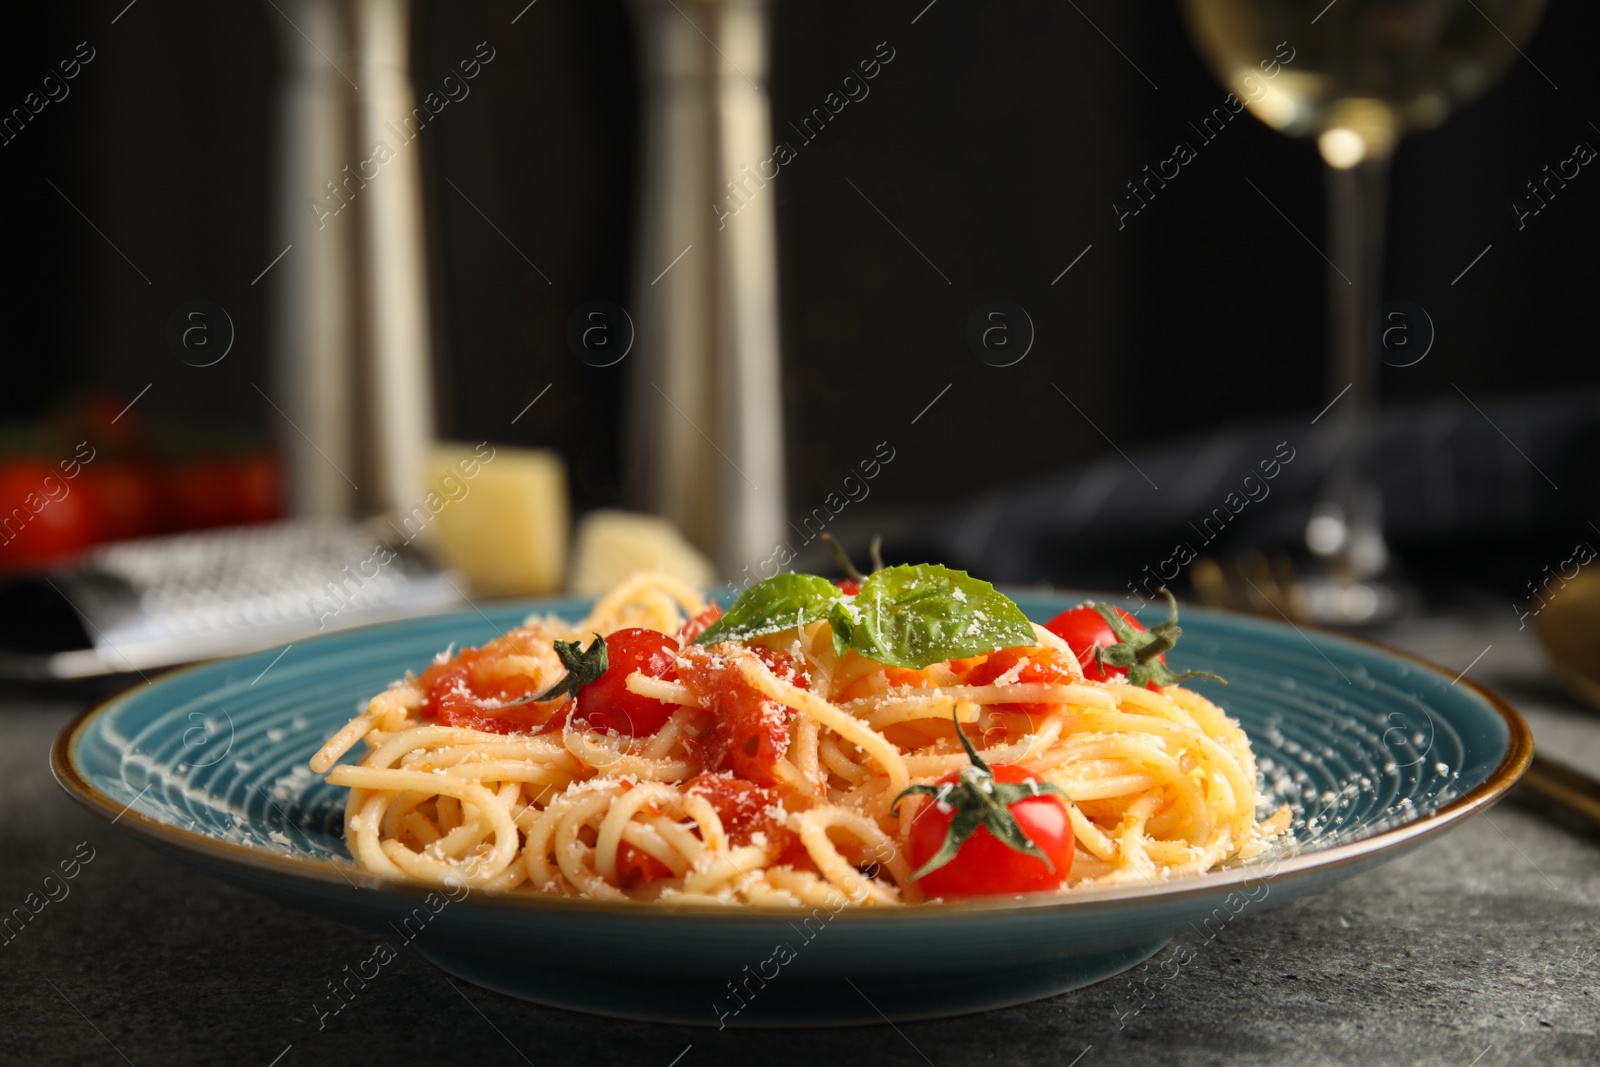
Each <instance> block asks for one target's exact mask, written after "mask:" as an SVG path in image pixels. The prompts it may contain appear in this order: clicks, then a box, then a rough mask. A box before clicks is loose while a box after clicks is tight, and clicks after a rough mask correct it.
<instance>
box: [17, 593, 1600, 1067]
mask: <svg viewBox="0 0 1600 1067" xmlns="http://www.w3.org/2000/svg"><path fill="white" fill-rule="evenodd" d="M1513 622H1514V620H1509V619H1506V620H1500V619H1497V620H1492V621H1491V620H1478V621H1475V622H1471V623H1467V622H1461V621H1447V620H1435V621H1431V622H1426V621H1425V622H1420V623H1413V624H1408V625H1406V626H1404V627H1396V628H1393V629H1392V630H1391V631H1390V632H1389V633H1388V634H1387V635H1386V636H1387V638H1388V639H1389V640H1391V641H1393V642H1395V643H1397V644H1403V645H1406V646H1408V647H1410V648H1412V649H1413V650H1415V651H1417V652H1419V653H1421V654H1423V655H1425V656H1429V657H1430V658H1433V659H1436V660H1438V661H1439V662H1441V663H1444V664H1446V665H1448V666H1450V667H1452V668H1453V669H1456V670H1459V669H1462V668H1464V667H1467V666H1468V664H1469V663H1471V664H1472V676H1473V677H1475V678H1478V679H1480V680H1482V681H1484V682H1486V683H1487V684H1489V685H1491V686H1494V687H1496V688H1499V689H1500V690H1501V692H1502V693H1504V694H1505V695H1506V696H1507V697H1508V698H1509V699H1511V700H1512V702H1513V703H1515V704H1517V705H1518V706H1519V707H1521V708H1522V709H1523V711H1524V712H1525V713H1526V715H1527V717H1528V719H1529V721H1530V723H1531V724H1532V725H1533V728H1534V733H1535V736H1536V738H1537V740H1538V742H1539V744H1540V746H1541V750H1542V751H1543V752H1546V753H1549V754H1552V755H1556V756H1559V757H1560V758H1562V759H1565V760H1568V761H1570V762H1572V763H1575V764H1582V765H1586V766H1588V767H1590V768H1600V714H1597V713H1594V712H1589V711H1585V710H1582V709H1581V708H1580V707H1579V706H1578V705H1577V704H1575V703H1574V702H1573V701H1571V700H1570V698H1568V697H1567V696H1566V695H1565V694H1564V693H1563V692H1562V691H1561V690H1560V689H1559V688H1558V687H1557V686H1556V685H1555V683H1554V682H1553V681H1552V678H1551V675H1550V673H1549V670H1548V668H1547V667H1546V666H1545V665H1544V663H1543V660H1542V657H1541V655H1540V653H1539V651H1538V649H1537V647H1536V646H1535V645H1534V644H1533V643H1532V640H1531V637H1530V634H1531V630H1530V631H1521V632H1519V631H1517V630H1516V629H1515V627H1514V625H1512V623H1513ZM1475 657H1476V661H1475V662H1474V659H1475ZM82 703H83V701H82V699H81V698H79V699H77V700H71V699H67V698H63V697H60V696H55V695H50V694H48V693H46V694H40V693H38V692H34V693H32V694H25V695H19V694H9V695H5V696H4V697H3V699H0V731H3V733H0V738H3V741H0V910H3V911H7V912H9V911H10V910H11V908H13V907H15V906H19V905H21V903H22V901H23V899H24V898H25V897H26V896H27V895H28V894H29V893H33V892H39V891H41V887H42V884H43V879H44V878H45V876H46V875H47V874H49V873H51V872H52V871H54V870H56V869H57V867H58V865H59V864H60V863H61V861H63V860H72V859H73V858H74V857H75V856H76V858H78V859H80V860H81V859H82V858H83V857H85V856H92V859H90V860H89V862H88V863H87V864H84V865H82V866H81V867H80V869H79V870H78V874H77V877H76V878H74V879H73V880H72V881H71V882H69V883H66V884H67V887H68V892H67V894H66V895H65V896H61V897H60V899H57V900H53V901H51V902H50V903H49V904H48V905H47V906H45V907H44V909H43V910H42V911H40V912H39V914H38V915H37V916H36V917H35V918H34V919H33V920H32V921H31V922H29V923H28V924H27V925H26V926H25V927H24V928H22V930H21V932H20V933H19V934H17V935H16V936H14V937H11V938H9V939H7V940H6V941H5V943H4V944H3V945H0V1063H5V1064H13V1063H15V1064H73V1065H82V1064H122V1063H130V1064H138V1065H140V1067H144V1065H147V1064H188V1063H219V1064H222V1063H226V1064H259V1065H261V1067H268V1065H275V1067H296V1065H299V1064H318V1063H355V1064H365V1063H408V1064H410V1063H429V1062H437V1063H449V1064H454V1063H469V1062H470V1063H473V1064H482V1065H491V1064H521V1063H531V1064H538V1065H539V1067H546V1065H551V1064H610V1063H616V1064H627V1065H629V1067H705V1065H710V1064H720V1063H729V1064H733V1063H737V1064H769V1063H770V1064H789V1063H794V1064H806V1065H808V1067H814V1065H817V1064H836V1063H847V1064H853V1063H871V1064H873V1065H875V1067H876V1065H884V1067H887V1065H890V1064H924V1063H926V1064H932V1065H935V1067H954V1065H957V1064H1006V1065H1011V1064H1041V1065H1042V1064H1050V1065H1055V1067H1072V1065H1081V1067H1099V1065H1109V1064H1163V1065H1167V1064H1222V1063H1229V1064H1235V1063H1236V1064H1300V1063H1304V1064H1321V1065H1326V1067H1334V1065H1339V1067H1343V1065H1346V1064H1386V1063H1405V1064H1413V1063H1414V1064H1439V1065H1442V1067H1496V1065H1503V1064H1528V1065H1544V1064H1591V1065H1592V1064H1597V1063H1600V982H1597V979H1596V975H1597V973H1600V971H1597V968H1600V923H1597V920H1600V833H1597V832H1595V831H1593V830H1590V829H1587V828H1585V827H1583V826H1581V825H1578V824H1576V823H1571V822H1567V821H1563V820H1561V819H1559V818H1553V817H1550V816H1549V815H1548V813H1544V812H1542V811H1540V810H1538V809H1536V808H1534V807H1532V806H1526V805H1524V804H1522V803H1518V802H1517V801H1516V800H1515V799H1513V801H1512V802H1509V803H1506V804H1502V805H1500V806H1498V807H1496V808H1495V809H1494V810H1493V811H1492V812H1490V813H1488V814H1485V815H1483V816H1480V817H1478V818H1476V819H1474V820H1473V821H1471V822H1469V823H1467V824H1466V825H1464V826H1462V827H1460V828H1459V829H1457V830H1455V831H1453V832H1451V833H1449V834H1446V835H1444V836H1443V837H1441V838H1440V839H1438V840H1437V841H1434V842H1431V843H1429V844H1427V845H1424V846H1422V847H1420V848H1418V849H1416V850H1415V851H1413V852H1411V853H1409V854H1407V855H1406V856H1404V857H1402V858H1401V859H1398V860H1396V861H1395V862H1393V863H1389V864H1386V865H1384V866H1382V867H1380V868H1378V869H1377V870H1375V871H1372V872H1370V873H1368V874H1365V875H1363V876H1360V877H1359V878H1358V879H1356V880H1354V881H1352V882H1347V883H1345V884H1343V885H1342V886H1340V887H1338V888H1335V889H1332V890H1329V891H1327V892H1324V893H1322V894H1320V895H1317V896H1313V897H1310V898H1307V899H1304V900H1299V901H1294V902H1291V903H1288V904H1285V905H1283V906H1281V907H1278V908H1275V909H1268V910H1265V911H1262V912H1260V913H1259V914H1257V913H1252V914H1250V915H1249V916H1247V917H1246V918H1245V919H1244V920H1243V921H1240V922H1236V923H1230V924H1229V925H1228V926H1227V927H1226V928H1224V929H1223V930H1222V931H1221V933H1219V934H1217V935H1216V936H1215V938H1214V940H1211V941H1209V942H1207V941H1204V940H1202V938H1201V937H1200V935H1199V934H1195V935H1190V936H1189V938H1188V939H1187V941H1186V940H1185V938H1183V937H1180V938H1179V939H1178V940H1177V941H1175V942H1174V943H1173V945H1172V946H1170V947H1169V948H1168V949H1166V950H1165V952H1164V953H1163V954H1161V955H1158V956H1156V957H1155V958H1154V959H1152V960H1150V961H1149V962H1147V963H1146V964H1143V965H1141V966H1140V967H1139V968H1136V969H1135V970H1134V971H1132V972H1129V973H1128V974H1126V975H1123V976H1120V977H1118V978H1114V979H1111V980H1109V981H1107V982H1103V983H1101V984H1099V985H1096V986H1091V987H1089V988H1087V989H1083V990H1079V991H1077V992H1074V993H1068V994H1065V995H1062V996H1058V997H1054V998H1051V999H1049V1000H1044V1001H1040V1002H1037V1003H1034V1004H1028V1005H1023V1006H1021V1007H1016V1008H1009V1009H1005V1010H1002V1011H994V1012H989V1013H986V1014H981V1015H974V1016H967V1017H964V1018H956V1019H946V1020H940V1021H934V1022H920V1023H907V1024H902V1025H900V1026H899V1027H897V1028H896V1027H891V1026H888V1025H884V1026H877V1027H863V1028H855V1029H835V1030H788V1031H736V1030H731V1029H730V1030H726V1031H722V1032H718V1031H715V1030H702V1029H691V1028H678V1027H671V1026H660V1025H651V1024H643V1023H629V1022H621V1021H617V1020H613V1019H599V1018H593V1017H589V1016H583V1015H576V1014H571V1013H567V1012H563V1011H558V1010H554V1009H549V1008H543V1007H540V1006H537V1005H533V1004H527V1003H523V1002H521V1001H517V1000H514V999H511V998H508V997H504V996H500V995H498V994H495V993H491V992H488V991H485V990H481V989H476V988H473V987H470V986H465V985H460V984H459V983H458V984H452V983H450V982H448V981H446V979H445V976H444V975H443V973H442V972H440V971H438V970H436V969H434V968H433V967H432V966H431V965H430V964H428V963H426V962H425V961H423V960H422V959H420V958H418V957H416V956H415V955H414V954H412V953H407V952H405V951H404V950H402V951H401V954H400V958H399V959H398V960H396V961H395V962H394V963H393V964H391V965H390V966H388V967H387V968H385V970H384V971H383V977H382V978H381V979H380V980H379V981H376V982H374V983H373V984H372V986H371V988H369V989H367V990H364V991H362V992H361V994H360V996H359V997H358V999H356V1000H355V1001H353V1002H352V1003H350V1004H349V1005H348V1006H347V1007H346V1009H345V1010H344V1011H343V1012H342V1013H341V1014H339V1015H338V1016H336V1017H332V1018H330V1019H329V1020H328V1021H327V1023H326V1025H325V1026H321V1025H319V1019H318V1016H317V1014H316V1012H314V1011H313V1009H312V1005H313V1002H314V1001H315V1000H316V999H317V997H318V996H319V995H320V994H321V993H322V992H324V990H323V986H324V983H325V982H326V981H327V980H328V979H329V978H331V977H333V976H334V975H336V974H338V973H339V971H340V969H341V968H342V967H343V965H344V964H346V963H349V962H351V961H358V960H362V959H365V958H367V957H368V956H369V955H370V954H371V952H372V950H373V944H372V935H371V934H369V933H365V932H363V931H360V930H357V929H354V928H348V927H344V926H341V925H338V924H336V923H333V922H329V921H327V920H324V919H320V918H316V917H313V916H310V915H305V914H301V913H298V912H295V911H291V910H290V909H288V908H285V907H282V906H280V905H278V904H276V903H274V902H272V901H270V900H267V899H265V898H262V897H258V896H255V895H252V894H250V893H248V892H245V891H243V890H240V889H236V888H233V887H232V886H230V885H226V884H223V883H222V882H219V881H217V880H215V879H213V878H211V877H209V876H207V875H203V874H200V873H198V872H197V871H195V870H192V869H190V868H188V867H186V866H183V865H181V864H179V863H176V862H173V861H171V860H168V859H165V858H163V857H161V856H158V855H156V854H155V853H153V852H151V851H149V850H147V849H146V848H145V847H144V846H142V845H140V844H138V843H136V842H134V841H132V840H130V839H129V838H127V837H126V836H124V835H123V834H121V833H120V832H118V831H117V830H116V829H114V828H112V827H109V826H107V825H106V824H105V823H104V822H101V821H99V820H97V819H95V818H93V817H91V816H89V815H88V814H86V813H85V812H83V811H81V810H80V809H79V808H77V807H76V806H75V805H74V804H73V803H72V802H70V801H69V800H68V799H67V798H66V796H65V795H64V794H63V793H62V792H61V791H60V789H59V788H58V787H57V786H56V784H55V782H54V781H53V780H52V779H51V776H50V772H49V768H48V765H47V752H48V749H49V745H50V742H51V739H52V738H53V737H54V736H55V734H56V733H57V731H59V730H60V729H61V727H62V726H63V725H65V724H66V723H67V722H68V720H69V719H70V718H71V716H72V715H73V713H74V712H76V711H77V710H78V709H79V706H80V705H81V704H82ZM85 843H87V844H85ZM1184 950H1187V951H1188V952H1190V953H1193V955H1194V959H1193V960H1192V962H1189V963H1187V964H1186V965H1185V966H1184V967H1182V968H1181V969H1179V968H1174V967H1165V968H1164V967H1163V966H1162V964H1163V961H1164V960H1167V959H1169V958H1170V956H1171V954H1173V953H1177V952H1180V951H1184ZM1174 973H1175V974H1176V976H1175V977H1169V976H1171V975H1173V974H1174ZM663 980H664V981H670V980H671V978H670V976H666V975H664V976H663Z"/></svg>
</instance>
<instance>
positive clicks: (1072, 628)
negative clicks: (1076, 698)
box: [1044, 604, 1167, 690]
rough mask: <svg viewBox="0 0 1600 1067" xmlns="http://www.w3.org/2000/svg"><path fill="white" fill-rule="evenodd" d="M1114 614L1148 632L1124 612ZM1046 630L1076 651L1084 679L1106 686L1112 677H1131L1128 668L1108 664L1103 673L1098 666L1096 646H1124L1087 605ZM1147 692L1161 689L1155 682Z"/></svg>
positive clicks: (1065, 613) (1058, 618)
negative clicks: (1095, 657) (1108, 679)
mask: <svg viewBox="0 0 1600 1067" xmlns="http://www.w3.org/2000/svg"><path fill="white" fill-rule="evenodd" d="M1114 610H1115V611H1116V613H1117V614H1118V615H1120V616H1122V618H1123V621H1125V622H1126V623H1127V624H1128V625H1129V626H1131V627H1133V630H1134V632H1135V633H1139V632H1141V631H1143V630H1144V625H1143V624H1142V623H1141V622H1140V621H1139V620H1138V619H1136V618H1134V617H1133V616H1132V615H1129V614H1128V613H1127V612H1126V611H1123V610H1122V609H1121V608H1116V609H1114ZM1044 628H1045V629H1046V630H1049V631H1050V632H1051V633H1053V634H1055V635H1056V636H1057V637H1059V638H1061V640H1063V641H1065V642H1066V643H1067V647H1068V648H1070V649H1072V651H1073V653H1074V654H1076V655H1077V657H1078V662H1079V663H1080V664H1081V665H1082V666H1083V676H1084V677H1085V678H1087V679H1089V680H1090V681H1091V682H1103V681H1105V680H1106V679H1107V678H1108V677H1109V678H1111V679H1113V680H1115V679H1117V678H1126V677H1127V674H1128V669H1127V668H1126V667H1113V666H1111V665H1110V664H1107V665H1106V667H1105V669H1104V670H1102V669H1101V668H1100V666H1099V665H1098V664H1096V663H1095V661H1094V649H1095V646H1096V645H1099V646H1101V647H1102V648H1110V647H1111V646H1112V645H1115V644H1120V643H1121V641H1120V639H1119V638H1118V637H1117V635H1116V634H1115V633H1114V632H1113V631H1112V629H1111V624H1110V623H1108V622H1106V620H1105V619H1103V618H1101V616H1100V613H1099V612H1098V611H1096V610H1094V609H1093V608H1091V607H1089V606H1088V605H1087V604H1081V605H1079V606H1078V607H1075V608H1073V609H1072V610H1070V611H1063V612H1062V613H1061V614H1060V615H1057V616H1056V617H1055V618H1053V619H1051V620H1050V621H1049V622H1047V623H1045V624H1044ZM1157 658H1158V659H1160V660H1161V662H1162V663H1165V662H1167V657H1166V656H1164V655H1163V656H1158V657H1157ZM1146 688H1147V689H1155V690H1159V689H1160V688H1161V687H1160V686H1158V685H1156V684H1155V683H1154V682H1150V683H1149V684H1148V685H1147V686H1146Z"/></svg>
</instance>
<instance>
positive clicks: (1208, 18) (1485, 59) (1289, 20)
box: [1184, 0, 1544, 623]
mask: <svg viewBox="0 0 1600 1067" xmlns="http://www.w3.org/2000/svg"><path fill="white" fill-rule="evenodd" d="M1184 10H1185V13H1186V15H1187V18H1188V22H1189V29H1190V33H1191V35H1192V36H1193V37H1194V39H1195V42H1196V44H1197V45H1198V46H1199V49H1200V52H1201V54H1202V55H1203V56H1204V57H1205V58H1206V60H1207V61H1208V62H1209V64H1210V65H1211V69H1212V71H1213V72H1214V73H1215V74H1216V75H1217V76H1218V77H1219V78H1220V79H1221V80H1222V81H1223V82H1225V83H1227V85H1228V86H1229V88H1231V89H1232V90H1233V91H1234V93H1236V94H1237V95H1238V97H1239V99H1240V100H1242V101H1244V102H1245V104H1246V106H1247V107H1249V109H1250V111H1251V112H1252V113H1253V114H1254V115H1255V116H1256V117H1257V118H1259V119H1261V120H1262V121H1263V122H1265V123H1267V125H1269V126H1272V127H1273V128H1275V129H1278V130H1281V131H1283V132H1284V133H1286V134H1289V135H1290V136H1294V137H1307V138H1315V139H1316V143H1317V148H1318V150H1319V151H1320V152H1321V154H1322V158H1323V161H1324V162H1325V163H1326V164H1327V175H1328V211H1329V227H1328V247H1327V256H1328V259H1329V260H1331V262H1332V265H1333V266H1332V269H1331V270H1330V272H1329V274H1328V290H1329V303H1330V309H1331V316H1330V342H1331V349H1332V358H1331V359H1330V361H1329V371H1330V373H1329V387H1330V388H1329V394H1328V396H1329V399H1330V400H1332V399H1335V398H1337V402H1336V403H1334V404H1333V406H1332V407H1331V408H1330V409H1329V410H1328V413H1327V418H1328V421H1329V422H1330V423H1331V424H1332V425H1331V426H1330V427H1329V429H1330V431H1331V434H1330V435H1331V436H1332V437H1333V438H1334V440H1335V442H1336V448H1335V454H1334V457H1333V460H1332V462H1331V463H1330V465H1329V469H1328V474H1327V475H1326V478H1325V480H1324V482H1323V485H1322V487H1321V490H1320V492H1319V494H1318V498H1317V501H1316V503H1315V504H1314V505H1313V507H1312V510H1311V515H1310V518H1309V520H1308V521H1307V523H1306V531H1305V541H1306V548H1307V549H1308V550H1309V551H1310V553H1311V555H1312V557H1313V559H1314V560H1315V561H1316V562H1315V564H1314V566H1313V567H1311V568H1308V569H1307V571H1306V573H1305V575H1304V576H1303V580H1302V583H1301V584H1302V586H1303V588H1304V590H1305V592H1306V602H1305V604H1304V605H1303V607H1304V610H1305V611H1307V612H1308V613H1309V614H1310V615H1311V617H1313V618H1315V619H1317V620H1319V621H1323V622H1334V623H1363V622H1373V621H1377V620H1378V619H1381V618H1382V617H1384V616H1387V615H1390V614H1393V613H1394V612H1395V611H1397V610H1399V608H1400V606H1401V597H1400V595H1399V590H1398V586H1397V585H1396V584H1395V582H1394V581H1393V574H1392V570H1391V560H1390V555H1389V550H1388V547H1387V544H1386V542H1385V541H1384V537H1383V510H1382V499H1381V497H1380V495H1379V492H1378V485H1377V477H1376V473H1377V472H1376V469H1375V460H1376V455H1375V446H1376V441H1375V440H1374V436H1375V431H1376V400H1377V397H1376V386H1377V367H1378V355H1377V338H1378V333H1379V330H1378V302H1379V300H1378V298H1379V293H1380V291H1381V288H1380V282H1381V271H1382V265H1383V232H1384V194H1385V190H1386V186H1387V179H1388V169H1389V158H1390V156H1391V155H1393V153H1394V149H1395V145H1396V144H1397V143H1398V142H1399V140H1400V138H1401V137H1402V136H1404V135H1405V134H1407V133H1412V132H1416V131H1421V130H1427V129H1431V128H1432V127H1434V126H1437V125H1438V124H1439V123H1441V122H1443V121H1444V120H1445V119H1446V118H1447V117H1448V116H1449V114H1450V113H1451V111H1452V110H1454V109H1455V108H1457V107H1460V106H1461V105H1463V104H1466V103H1468V102H1470V101H1471V100H1473V99H1475V98H1476V97H1478V96H1480V95H1481V94H1483V93H1484V92H1485V91H1487V90H1488V89H1489V88H1490V87H1491V86H1493V85H1494V84H1495V83H1496V82H1497V81H1499V80H1500V78H1502V77H1504V75H1505V73H1506V70H1507V69H1508V68H1509V67H1510V66H1511V64H1512V63H1513V62H1515V61H1516V60H1517V59H1518V55H1519V52H1518V50H1519V48H1520V47H1521V44H1522V42H1524V41H1526V40H1527V38H1528V37H1529V36H1530V35H1531V34H1532V33H1533V30H1534V27H1535V26H1536V25H1537V24H1538V22H1539V16H1540V15H1541V14H1542V13H1543V11H1544V0H1332V2H1331V3H1328V2H1326V0H1184Z"/></svg>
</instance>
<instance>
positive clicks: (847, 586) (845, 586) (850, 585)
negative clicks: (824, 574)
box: [833, 578, 861, 596]
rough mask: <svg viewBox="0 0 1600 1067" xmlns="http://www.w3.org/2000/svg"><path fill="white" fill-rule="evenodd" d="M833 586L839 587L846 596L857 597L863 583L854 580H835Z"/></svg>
mask: <svg viewBox="0 0 1600 1067" xmlns="http://www.w3.org/2000/svg"><path fill="white" fill-rule="evenodd" d="M833 584H834V585H836V586H838V587H839V591H840V592H842V593H844V595H845V596H855V595H856V594H857V593H859V592H861V583H860V582H859V581H857V580H856V579H854V578H835V579H834V580H833Z"/></svg>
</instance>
